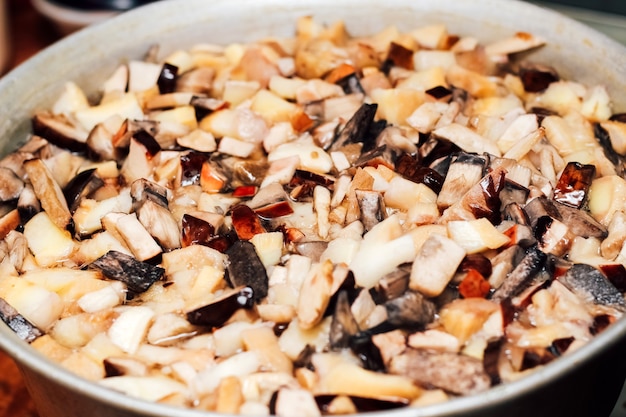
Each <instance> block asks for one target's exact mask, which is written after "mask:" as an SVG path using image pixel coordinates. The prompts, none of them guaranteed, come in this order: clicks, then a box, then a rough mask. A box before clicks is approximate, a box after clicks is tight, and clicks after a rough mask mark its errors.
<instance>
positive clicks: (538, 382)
mask: <svg viewBox="0 0 626 417" xmlns="http://www.w3.org/2000/svg"><path fill="white" fill-rule="evenodd" d="M234 1H235V0H213V1H212V2H211V3H210V4H209V3H208V2H205V0H162V1H159V2H155V3H151V4H148V5H145V6H141V7H139V8H137V9H134V10H131V11H128V12H125V13H122V14H120V15H117V16H115V17H113V18H112V19H110V20H107V21H105V22H102V23H99V24H97V25H95V26H91V27H88V28H85V29H82V30H80V31H78V32H76V33H73V34H71V35H69V36H67V37H66V38H64V39H62V40H60V41H58V42H57V43H55V44H54V45H51V46H50V47H48V48H46V49H45V50H43V51H42V52H40V53H38V54H37V55H36V56H34V57H32V58H30V59H29V60H27V61H26V62H24V63H23V64H21V65H20V66H18V67H17V68H15V69H13V70H12V71H10V72H9V73H8V74H6V75H5V76H4V77H2V79H0V97H2V96H3V93H4V92H6V91H7V90H11V89H12V90H15V89H19V88H20V87H19V86H20V78H22V77H23V76H24V75H26V74H28V73H31V72H33V71H41V70H42V69H43V68H45V65H46V63H47V62H48V61H49V60H51V59H52V57H54V56H57V55H61V54H64V53H66V52H68V51H70V50H71V49H73V48H75V46H76V45H81V44H83V43H84V42H85V43H89V42H88V41H90V40H91V39H93V38H98V37H100V38H102V37H104V36H105V35H107V34H108V33H111V32H112V31H115V30H117V29H120V28H128V27H132V26H133V24H135V23H136V21H138V20H140V19H141V18H142V15H143V14H145V13H149V14H151V15H152V14H154V15H157V16H159V15H161V16H163V15H165V14H164V12H165V11H166V10H170V9H171V8H172V7H173V6H172V4H174V7H177V8H180V9H181V10H183V11H184V12H185V13H187V14H188V15H189V16H191V17H193V16H194V14H193V13H197V9H198V8H203V9H206V10H209V9H214V10H217V11H219V10H220V8H223V7H226V6H228V7H231V6H232V4H233V3H234ZM237 3H238V4H240V5H241V7H255V4H256V3H257V0H238V1H237ZM264 3H267V4H273V5H275V6H277V7H283V8H287V9H290V10H292V9H297V10H304V8H309V9H310V8H311V7H323V6H327V7H333V6H336V4H334V3H336V0H318V1H317V2H313V1H310V2H304V1H303V2H301V3H300V4H297V3H298V2H288V1H286V0H268V1H266V2H264ZM293 3H296V4H293ZM313 3H315V5H313ZM360 3H361V2H360V1H359V0H342V4H341V5H342V7H346V5H349V4H352V5H354V6H355V7H356V6H358V5H359V4H360ZM397 3H400V4H402V5H404V6H406V7H409V4H410V5H411V6H410V7H412V8H414V10H419V8H420V7H426V8H431V7H434V8H435V9H439V8H441V9H443V7H441V4H445V5H448V7H449V8H450V9H451V8H452V5H454V7H455V8H456V11H455V13H456V14H462V13H463V12H462V11H463V10H464V9H468V8H471V7H472V6H473V5H476V4H478V3H480V4H482V5H490V6H491V7H500V8H502V5H503V3H506V13H507V14H516V13H519V14H520V15H526V16H534V17H537V18H538V19H543V20H548V21H552V22H553V23H554V25H555V26H557V25H566V26H568V27H569V28H571V29H572V30H574V31H575V32H576V33H577V34H578V35H579V36H580V37H581V39H582V38H584V39H588V40H589V42H590V43H591V46H593V45H594V44H601V45H603V46H604V47H605V48H606V49H607V50H608V51H613V52H617V51H619V52H620V54H618V55H619V56H616V57H614V59H615V60H616V62H615V65H616V66H617V67H619V68H625V69H626V48H625V47H624V46H622V45H621V44H619V43H618V42H617V41H614V40H612V39H610V38H608V37H607V36H605V35H604V34H601V33H599V32H597V31H595V30H593V29H592V28H589V27H587V26H585V25H583V24H581V23H579V22H577V21H574V20H573V19H570V18H568V17H566V16H564V15H562V14H560V13H558V12H555V11H552V10H548V9H545V8H543V7H541V6H537V5H534V4H531V3H525V2H523V1H521V0H441V1H438V2H437V5H436V6H428V5H427V4H428V3H429V2H428V1H427V0H413V1H408V0H398V2H397ZM386 7H388V6H386ZM485 7H486V6H485ZM194 9H195V10H194ZM198 14H199V15H202V14H203V13H198ZM206 14H207V15H208V14H209V13H208V12H206ZM201 20H202V19H201V17H194V18H193V19H192V23H197V22H199V21H201ZM174 29H175V28H174ZM165 32H166V34H167V30H166V31H165ZM587 46H589V45H587ZM622 73H626V71H623V72H622ZM18 122H19V121H16V120H9V121H2V122H0V132H3V133H8V136H14V135H15V133H16V130H17V129H18V128H19V126H18ZM9 140H10V141H12V140H11V139H9ZM625 339H626V317H623V318H621V319H620V320H618V321H617V322H616V323H614V324H612V325H611V326H609V328H607V329H606V330H605V331H603V332H602V333H601V334H599V335H597V336H595V337H594V338H593V339H592V340H591V341H589V342H587V343H586V344H585V345H584V346H582V347H581V348H580V349H578V350H576V351H575V352H571V353H568V354H567V355H565V356H563V357H561V358H558V359H556V360H554V361H553V362H552V363H550V364H548V365H546V366H544V367H542V368H541V369H538V370H535V371H534V372H532V373H531V374H529V375H527V376H525V377H523V378H521V379H520V380H517V381H513V382H509V383H505V384H501V385H498V386H496V387H494V388H491V389H490V390H489V391H487V392H484V393H480V394H474V395H470V396H466V397H460V398H454V399H450V400H448V401H446V402H443V403H439V404H434V405H429V406H424V407H420V408H410V409H400V410H394V411H384V412H371V413H367V415H368V416H372V417H376V416H397V417H403V416H404V417H408V416H409V415H410V416H415V417H417V416H423V417H427V416H441V415H452V414H454V413H460V414H462V413H463V412H466V411H476V410H480V409H481V408H483V407H484V405H485V404H490V405H497V404H503V403H506V402H508V401H511V400H513V399H514V398H515V397H517V396H519V395H520V394H524V393H528V392H531V391H535V390H538V389H541V387H543V386H546V385H548V384H550V383H551V382H552V381H554V380H555V379H557V378H560V377H562V376H563V375H566V374H568V373H569V372H572V370H573V369H574V368H575V367H576V366H580V365H583V364H585V363H587V362H589V361H590V360H592V359H593V358H594V357H597V356H599V355H601V354H602V352H604V351H606V350H608V349H610V348H612V347H614V346H616V345H617V344H618V343H621V342H622V341H623V340H625ZM0 348H1V349H3V350H4V351H5V352H6V353H7V354H8V355H10V356H11V357H12V358H13V359H14V360H15V361H16V362H17V363H18V364H19V365H20V366H22V367H25V368H28V369H29V370H31V371H34V372H36V373H38V374H40V375H41V376H43V377H45V378H52V379H54V382H55V383H58V384H60V385H62V386H64V387H66V388H68V389H70V390H72V391H74V392H77V393H80V394H82V395H84V396H86V397H89V398H92V399H94V400H97V401H99V402H101V403H105V404H109V405H113V406H115V407H118V408H123V409H124V410H127V411H134V412H139V413H142V414H143V415H146V416H166V415H167V416H176V417H198V416H200V415H202V416H208V415H218V414H215V413H210V412H206V411H198V410H191V409H184V408H179V407H173V406H168V405H163V404H156V403H152V402H148V401H144V400H141V399H137V398H133V397H130V396H127V395H125V394H122V393H118V392H115V391H113V390H110V389H108V388H105V387H103V386H99V385H98V384H97V383H93V382H88V381H86V380H85V379H83V378H81V377H79V376H77V375H75V374H74V373H72V372H70V371H68V370H66V369H64V368H62V367H61V366H60V365H58V364H56V363H54V362H52V361H50V360H48V359H47V358H45V357H44V356H43V355H41V354H39V353H38V352H37V351H36V350H35V349H34V348H32V347H30V346H27V345H26V344H25V343H24V342H23V341H22V340H21V339H19V338H18V337H17V336H16V335H15V334H14V333H13V331H11V330H10V329H9V327H8V326H6V325H5V324H4V323H3V324H2V325H1V326H0Z"/></svg>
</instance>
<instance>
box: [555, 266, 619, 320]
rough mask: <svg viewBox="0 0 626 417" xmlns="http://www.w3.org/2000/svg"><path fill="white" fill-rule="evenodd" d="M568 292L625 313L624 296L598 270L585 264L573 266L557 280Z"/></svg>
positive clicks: (589, 301) (592, 302)
mask: <svg viewBox="0 0 626 417" xmlns="http://www.w3.org/2000/svg"><path fill="white" fill-rule="evenodd" d="M558 280H559V282H562V283H563V284H564V285H565V286H566V287H567V288H568V289H569V290H570V291H572V292H573V293H574V294H576V295H577V296H579V297H580V298H581V299H582V300H584V301H586V302H588V303H591V304H598V305H606V306H611V307H614V308H616V309H618V310H619V311H626V302H625V301H624V296H623V295H622V293H620V292H619V290H618V289H617V288H615V286H614V285H613V284H611V282H610V281H609V280H608V279H607V278H606V276H605V275H604V274H603V273H602V272H600V271H599V270H598V269H596V268H594V267H593V266H591V265H587V264H574V265H572V267H571V268H570V269H568V270H567V272H566V273H565V274H564V275H563V276H561V277H559V278H558Z"/></svg>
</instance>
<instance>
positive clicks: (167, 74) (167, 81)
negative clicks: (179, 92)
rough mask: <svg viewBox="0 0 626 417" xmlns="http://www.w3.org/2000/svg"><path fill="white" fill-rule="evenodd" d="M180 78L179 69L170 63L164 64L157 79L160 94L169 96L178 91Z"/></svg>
mask: <svg viewBox="0 0 626 417" xmlns="http://www.w3.org/2000/svg"><path fill="white" fill-rule="evenodd" d="M177 76H178V67H177V66H176V65H172V64H169V63H167V62H166V63H164V64H163V66H162V67H161V72H160V73H159V78H158V79H157V86H158V87H159V93H161V94H168V93H173V92H174V91H175V90H176V80H177Z"/></svg>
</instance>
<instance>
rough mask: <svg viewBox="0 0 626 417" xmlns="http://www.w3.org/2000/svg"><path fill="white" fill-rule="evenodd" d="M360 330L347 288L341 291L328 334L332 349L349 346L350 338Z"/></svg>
mask: <svg viewBox="0 0 626 417" xmlns="http://www.w3.org/2000/svg"><path fill="white" fill-rule="evenodd" d="M358 331H359V325H358V323H357V322H356V320H355V318H354V315H353V314H352V310H350V302H349V300H348V292H347V291H345V290H343V291H339V293H338V296H337V302H336V303H335V312H334V313H333V319H332V321H331V323H330V333H329V335H328V339H329V343H330V347H331V349H335V350H336V349H344V348H347V347H349V346H350V338H351V337H352V336H354V335H356V334H357V333H358Z"/></svg>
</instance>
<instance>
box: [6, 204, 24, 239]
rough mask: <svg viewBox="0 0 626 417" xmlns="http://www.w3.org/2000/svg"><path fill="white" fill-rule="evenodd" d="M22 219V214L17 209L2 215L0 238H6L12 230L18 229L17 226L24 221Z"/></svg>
mask: <svg viewBox="0 0 626 417" xmlns="http://www.w3.org/2000/svg"><path fill="white" fill-rule="evenodd" d="M22 220H23V219H22V218H21V214H20V212H19V210H17V209H15V210H11V211H9V212H8V213H6V214H5V215H4V216H2V217H0V239H4V238H5V237H6V236H7V235H8V234H9V233H10V232H11V231H13V230H15V229H17V227H18V226H19V225H20V224H21V223H22ZM28 220H30V219H28ZM24 222H27V221H24Z"/></svg>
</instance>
